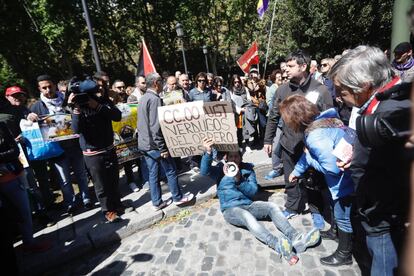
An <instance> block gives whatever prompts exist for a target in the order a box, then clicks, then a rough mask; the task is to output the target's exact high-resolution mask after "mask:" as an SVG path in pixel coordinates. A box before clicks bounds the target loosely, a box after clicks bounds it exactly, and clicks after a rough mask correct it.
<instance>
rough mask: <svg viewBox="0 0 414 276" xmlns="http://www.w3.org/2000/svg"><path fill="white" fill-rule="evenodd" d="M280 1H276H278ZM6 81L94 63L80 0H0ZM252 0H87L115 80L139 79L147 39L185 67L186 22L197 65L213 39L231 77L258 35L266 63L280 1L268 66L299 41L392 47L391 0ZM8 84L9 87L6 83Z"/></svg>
mask: <svg viewBox="0 0 414 276" xmlns="http://www.w3.org/2000/svg"><path fill="white" fill-rule="evenodd" d="M275 1H276V2H275ZM1 2H2V5H1V7H0V22H1V24H0V83H1V84H2V85H3V86H4V85H10V84H13V83H20V84H23V85H25V86H26V88H28V89H29V90H32V89H33V88H34V87H35V86H34V80H35V78H36V76H37V75H39V74H43V73H48V74H50V75H52V76H54V77H55V78H56V79H68V78H70V77H71V76H73V75H75V74H81V73H89V74H90V73H92V72H93V71H94V68H95V66H94V63H93V55H92V52H91V47H90V41H89V37H88V32H87V27H86V23H85V20H84V17H83V10H82V5H81V0H73V1H59V0H31V1H28V0H2V1H1ZM256 4H257V2H256V1H251V0H224V1H218V0H205V1H195V0H181V1H166V0H145V1H144V0H89V1H88V6H89V13H90V16H91V20H92V24H93V31H94V34H95V38H96V41H97V44H98V48H99V53H100V56H101V64H102V68H103V70H105V71H107V72H108V73H109V74H110V76H111V77H112V79H115V78H121V79H124V80H126V81H127V82H128V83H132V82H133V76H134V74H135V71H136V70H135V66H136V63H137V62H138V57H139V50H140V45H139V44H140V41H141V38H144V39H145V41H146V44H147V46H148V47H149V50H150V53H151V56H152V58H153V60H154V63H155V66H156V68H157V70H158V71H159V72H162V71H164V70H167V71H170V73H173V71H175V70H181V71H183V64H182V57H181V52H180V47H179V45H180V44H179V43H178V40H177V35H176V31H175V25H176V23H177V22H180V23H182V24H183V27H184V31H185V37H184V42H185V50H186V56H187V63H188V68H189V70H190V71H191V72H193V73H197V72H199V71H205V63H204V56H203V52H202V46H203V45H207V46H208V47H209V54H208V57H209V63H210V69H211V70H212V71H214V72H215V73H218V74H221V75H223V76H225V77H226V76H227V75H228V74H230V73H233V72H238V73H241V71H240V70H239V69H238V67H237V66H236V63H235V60H237V58H238V57H239V56H240V55H241V54H242V53H243V52H244V51H245V50H246V49H247V48H248V47H249V46H250V45H251V43H252V42H253V41H254V40H256V41H258V43H259V47H260V57H261V66H263V65H264V60H265V53H266V46H267V40H268V34H269V30H270V24H271V17H272V10H273V7H274V5H276V6H275V8H276V9H275V20H274V27H273V34H272V39H271V42H270V52H269V64H270V66H268V68H269V69H271V67H272V65H276V64H277V63H278V62H279V61H280V60H281V59H283V57H284V56H286V55H287V53H289V52H290V51H291V50H293V49H296V48H302V49H305V50H307V51H308V52H309V53H310V54H311V55H312V57H314V58H316V59H320V58H323V57H327V56H330V57H333V56H334V55H335V54H338V53H341V52H342V50H344V49H346V48H350V47H355V46H356V45H359V44H371V45H377V46H379V47H381V48H383V49H386V48H388V47H389V44H390V42H389V40H390V35H391V25H392V22H391V19H392V5H393V1H391V0H375V1H374V0H366V1H351V0H330V1H325V0H314V1H295V0H284V1H282V0H273V1H270V3H269V9H268V10H267V11H266V13H265V16H264V18H263V19H259V18H258V15H257V12H256ZM0 88H1V87H0Z"/></svg>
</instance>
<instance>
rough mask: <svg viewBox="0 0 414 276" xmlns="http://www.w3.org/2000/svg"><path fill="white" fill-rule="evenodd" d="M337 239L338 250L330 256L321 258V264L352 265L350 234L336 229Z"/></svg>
mask: <svg viewBox="0 0 414 276" xmlns="http://www.w3.org/2000/svg"><path fill="white" fill-rule="evenodd" d="M338 237H339V242H338V248H337V249H336V251H335V252H334V253H333V254H332V255H330V256H327V257H323V258H321V259H320V260H321V264H323V265H328V266H341V265H350V264H352V233H346V232H343V231H342V230H341V229H338Z"/></svg>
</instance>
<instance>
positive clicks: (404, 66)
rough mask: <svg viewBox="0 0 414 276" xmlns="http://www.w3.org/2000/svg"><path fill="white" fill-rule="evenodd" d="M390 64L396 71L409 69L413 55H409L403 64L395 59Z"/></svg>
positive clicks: (412, 61)
mask: <svg viewBox="0 0 414 276" xmlns="http://www.w3.org/2000/svg"><path fill="white" fill-rule="evenodd" d="M392 66H393V67H394V68H395V69H397V70H398V71H405V70H408V69H410V68H411V67H413V66H414V59H413V57H410V59H409V60H408V61H407V62H406V63H404V64H398V63H396V62H395V61H394V62H393V63H392Z"/></svg>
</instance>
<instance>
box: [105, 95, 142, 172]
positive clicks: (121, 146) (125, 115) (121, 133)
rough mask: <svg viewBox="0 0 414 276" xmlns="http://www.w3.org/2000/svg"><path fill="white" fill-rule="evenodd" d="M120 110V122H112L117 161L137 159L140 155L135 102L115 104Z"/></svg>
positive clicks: (120, 162)
mask: <svg viewBox="0 0 414 276" xmlns="http://www.w3.org/2000/svg"><path fill="white" fill-rule="evenodd" d="M117 107H118V109H119V110H121V112H122V120H121V121H120V122H112V128H113V130H114V136H115V137H114V141H115V147H116V155H117V157H118V163H119V164H122V163H124V162H127V161H130V160H133V159H137V158H139V157H140V156H141V154H140V153H139V151H138V140H137V137H136V131H135V130H136V128H137V104H126V103H121V104H117Z"/></svg>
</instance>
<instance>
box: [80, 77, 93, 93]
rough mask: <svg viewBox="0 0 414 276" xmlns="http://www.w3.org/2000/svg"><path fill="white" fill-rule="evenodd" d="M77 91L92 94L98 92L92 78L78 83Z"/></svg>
mask: <svg viewBox="0 0 414 276" xmlns="http://www.w3.org/2000/svg"><path fill="white" fill-rule="evenodd" d="M79 92H81V93H91V94H94V93H96V92H98V85H97V84H96V82H94V81H93V80H84V81H82V82H81V83H80V84H79Z"/></svg>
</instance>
